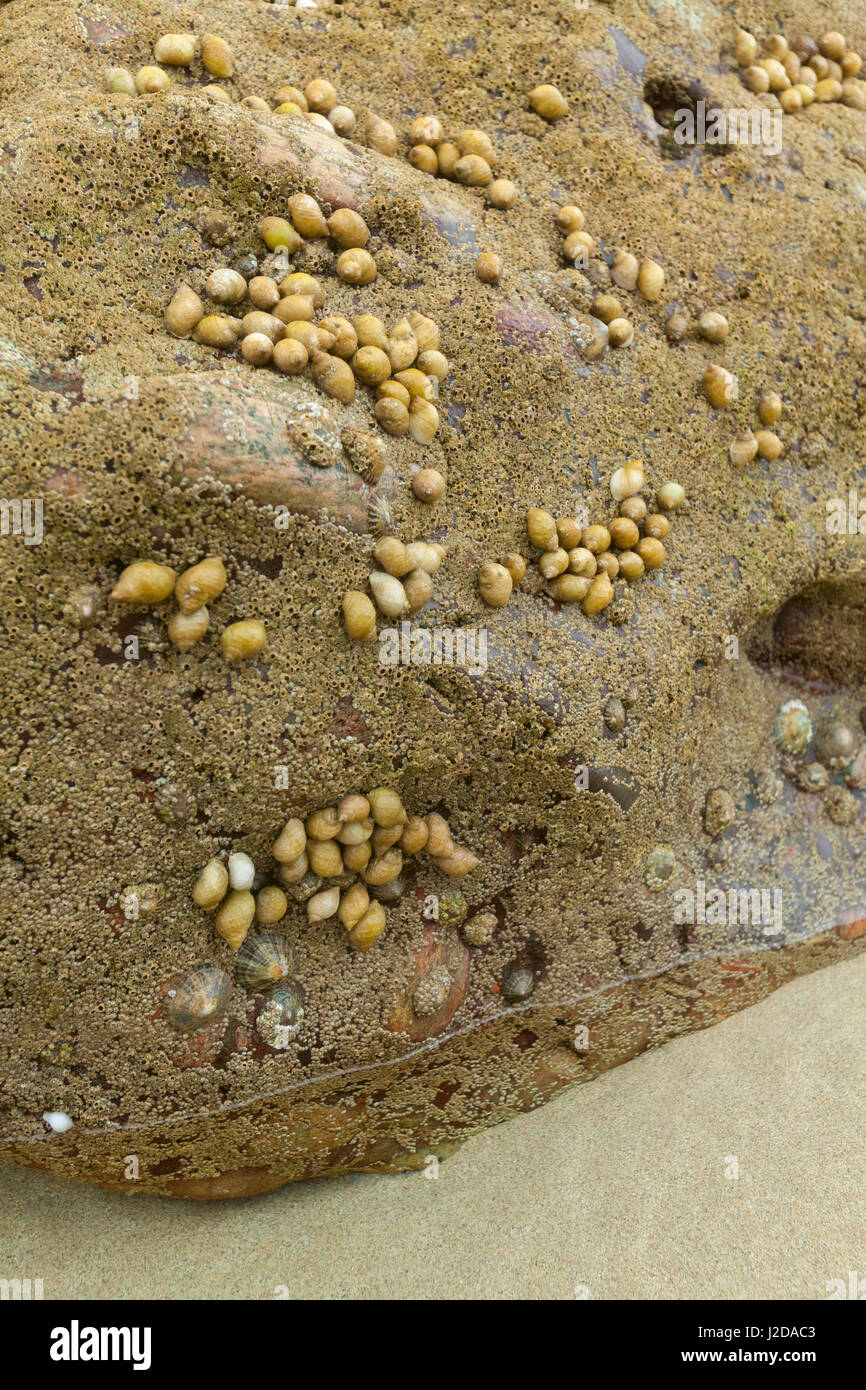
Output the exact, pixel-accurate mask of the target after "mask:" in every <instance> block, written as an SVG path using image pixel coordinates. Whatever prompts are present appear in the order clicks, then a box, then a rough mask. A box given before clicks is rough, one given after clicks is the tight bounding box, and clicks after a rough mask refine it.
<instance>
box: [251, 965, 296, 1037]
mask: <svg viewBox="0 0 866 1390" xmlns="http://www.w3.org/2000/svg"><path fill="white" fill-rule="evenodd" d="M303 1022H304V997H303V993H302V991H301V988H300V986H299V985H298V984H296V983H295V982H294V981H292V983H291V984H285V985H278V986H277V988H276V989H274V990H272V991H271V992H270V994H269V995H268V997H267V999H266V1001H265V1003H264V1004H263V1005H262V1007H261V1009H260V1010H259V1014H258V1017H257V1019H256V1031H257V1032H258V1034H259V1037H260V1038H261V1039H262V1041H263V1042H266V1043H267V1045H268V1047H272V1048H274V1049H275V1051H277V1052H285V1050H286V1048H288V1047H289V1045H290V1044H291V1043H292V1042H294V1040H295V1038H296V1037H297V1036H298V1034H299V1033H300V1031H301V1025H302V1024H303Z"/></svg>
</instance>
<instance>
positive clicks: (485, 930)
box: [461, 912, 498, 946]
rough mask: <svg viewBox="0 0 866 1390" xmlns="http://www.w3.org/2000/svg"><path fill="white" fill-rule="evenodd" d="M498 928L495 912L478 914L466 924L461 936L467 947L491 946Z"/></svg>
mask: <svg viewBox="0 0 866 1390" xmlns="http://www.w3.org/2000/svg"><path fill="white" fill-rule="evenodd" d="M497 926H498V920H497V917H496V913H495V912H476V914H475V916H474V917H470V918H469V921H468V922H464V924H463V927H462V929H461V935H462V937H463V940H464V941H465V942H466V945H467V946H489V945H490V942H491V941H492V940H493V934H494V932H495V931H496V928H497Z"/></svg>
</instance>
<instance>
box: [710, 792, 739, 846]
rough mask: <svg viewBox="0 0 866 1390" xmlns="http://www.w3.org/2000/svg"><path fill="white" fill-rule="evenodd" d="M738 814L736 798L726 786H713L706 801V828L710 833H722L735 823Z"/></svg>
mask: <svg viewBox="0 0 866 1390" xmlns="http://www.w3.org/2000/svg"><path fill="white" fill-rule="evenodd" d="M735 815H736V806H735V805H734V798H733V796H732V795H731V793H730V792H729V791H728V790H727V788H726V787H713V788H712V789H711V790H710V791H708V792H707V798H706V801H705V802H704V830H705V831H706V832H707V834H708V835H721V834H723V833H724V831H726V830H727V828H728V826H729V825H731V824H732V823H733V820H734V817H735Z"/></svg>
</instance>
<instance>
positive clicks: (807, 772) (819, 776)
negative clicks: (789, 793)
mask: <svg viewBox="0 0 866 1390" xmlns="http://www.w3.org/2000/svg"><path fill="white" fill-rule="evenodd" d="M829 780H830V779H829V775H828V773H827V769H826V767H825V766H824V764H823V763H806V764H804V766H802V767H799V768H798V769H797V771H796V773H795V775H794V781H795V782H796V784H797V786H798V787H799V788H800V791H801V792H822V791H824V789H825V787H826V786H827V783H828V782H829Z"/></svg>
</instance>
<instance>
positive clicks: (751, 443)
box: [728, 391, 784, 468]
mask: <svg viewBox="0 0 866 1390" xmlns="http://www.w3.org/2000/svg"><path fill="white" fill-rule="evenodd" d="M781 414H782V397H781V396H780V395H779V393H778V391H764V392H762V394H761V398H760V400H759V401H758V419H759V420H760V422H761V426H762V428H761V429H759V430H755V431H752V430H750V429H747V430H743V431H741V433H740V434H738V435H736V437H735V438H734V439H732V440H731V445H730V448H729V450H728V454H729V457H730V460H731V463H733V464H735V465H736V466H737V467H738V468H740V467H742V466H743V464H746V463H751V462H752V460H753V459H754V458H756V457H757V458H762V459H770V460H772V459H777V458H778V457H779V455H780V454H781V452H782V449H783V447H784V446H783V444H782V441H781V439H780V438H779V436H778V435H777V434H775V433H774V431H773V430H771V429H770V426H771V425H775V423H776V421H777V420H778V419H779V418H780V417H781Z"/></svg>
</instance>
